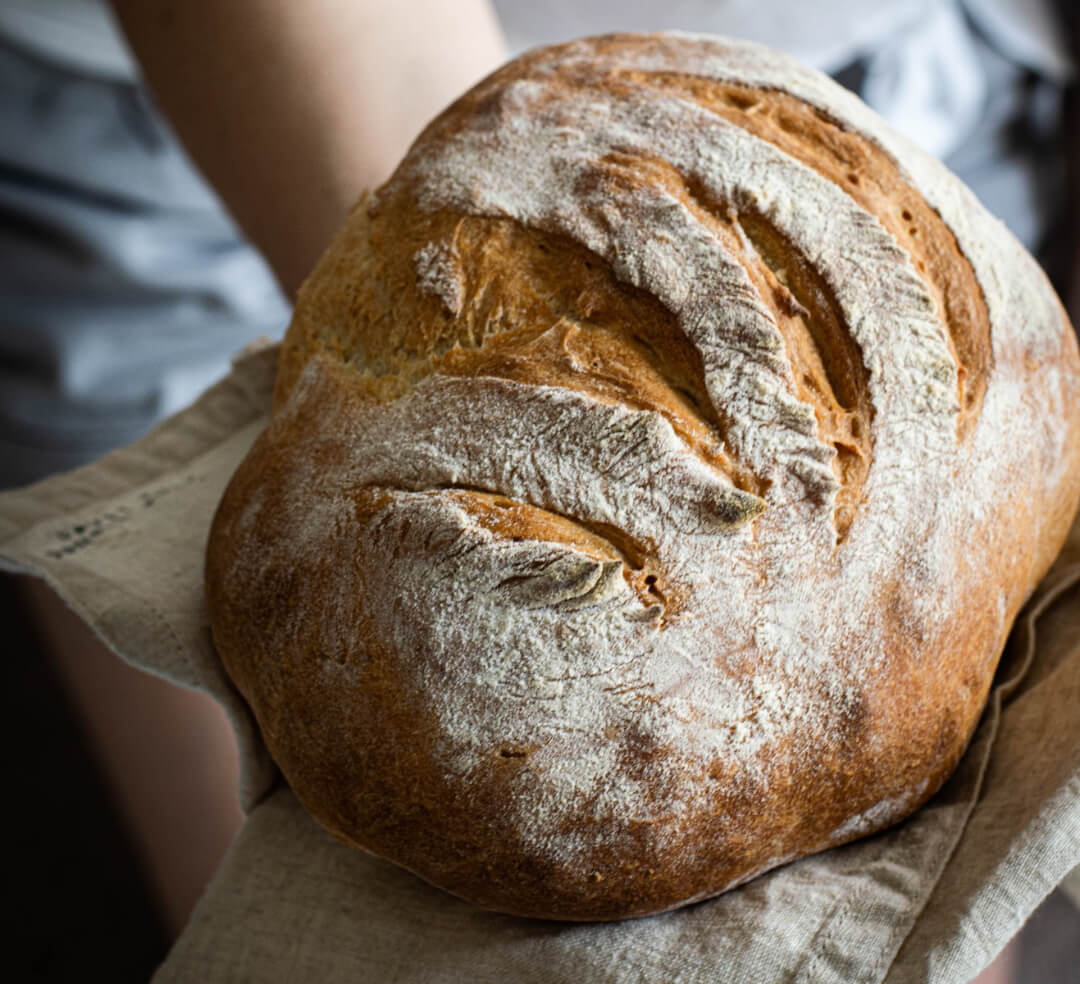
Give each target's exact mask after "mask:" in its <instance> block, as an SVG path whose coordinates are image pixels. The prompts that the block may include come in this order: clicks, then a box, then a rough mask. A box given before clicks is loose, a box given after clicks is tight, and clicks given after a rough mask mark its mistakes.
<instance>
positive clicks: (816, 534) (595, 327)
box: [207, 35, 1080, 919]
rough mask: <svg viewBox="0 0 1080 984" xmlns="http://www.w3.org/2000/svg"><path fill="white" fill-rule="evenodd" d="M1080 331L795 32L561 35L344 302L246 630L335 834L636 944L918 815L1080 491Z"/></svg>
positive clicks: (232, 529) (449, 125) (287, 763)
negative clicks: (618, 933) (666, 924)
mask: <svg viewBox="0 0 1080 984" xmlns="http://www.w3.org/2000/svg"><path fill="white" fill-rule="evenodd" d="M1078 397H1080V373H1078V358H1077V350H1076V342H1075V339H1074V337H1073V334H1072V331H1071V328H1070V326H1069V325H1068V323H1067V320H1066V319H1065V317H1064V314H1063V312H1062V309H1061V306H1060V304H1059V303H1058V301H1057V299H1056V297H1055V296H1054V294H1053V291H1052V290H1051V289H1050V287H1049V286H1048V284H1047V282H1046V280H1045V278H1044V277H1043V276H1042V274H1041V272H1040V271H1039V270H1038V268H1037V266H1036V265H1035V264H1034V261H1032V260H1031V259H1030V257H1028V256H1027V254H1026V253H1024V251H1023V250H1022V249H1021V248H1020V247H1019V246H1018V245H1017V244H1016V243H1015V241H1014V240H1013V239H1012V237H1011V236H1010V235H1009V234H1008V233H1007V232H1006V231H1005V229H1004V228H1003V227H1002V226H1001V225H1000V224H999V223H998V222H997V221H996V220H994V219H992V218H991V217H990V216H988V215H987V214H986V213H985V212H984V211H983V210H982V209H981V207H980V206H979V205H978V203H977V202H976V201H975V200H974V198H973V197H972V196H971V195H970V193H969V192H968V191H967V190H966V189H965V188H963V187H962V186H961V185H960V183H959V182H958V181H957V180H956V179H955V178H954V177H952V176H951V175H950V174H949V173H948V172H947V171H946V170H945V169H944V168H943V167H942V166H941V165H940V164H938V163H936V162H934V161H932V160H930V159H929V158H927V157H926V156H925V155H924V154H922V153H921V152H920V151H918V150H917V149H915V148H914V147H912V146H910V145H909V144H907V143H906V142H905V141H904V140H903V139H902V138H900V137H898V136H897V135H896V134H894V133H892V132H891V131H890V130H889V129H888V128H887V127H886V126H885V124H883V123H882V122H881V121H880V120H878V119H877V117H875V116H874V115H873V114H872V113H871V112H870V111H869V110H868V109H866V107H864V106H863V105H862V104H861V103H860V102H859V101H858V100H857V99H855V98H854V97H853V96H851V95H850V94H848V93H846V92H844V91H843V90H841V89H840V88H839V87H837V86H836V85H834V84H833V83H831V82H830V81H829V80H828V79H826V78H825V77H823V76H820V75H818V74H817V73H814V72H812V71H810V70H808V69H805V68H803V67H801V66H799V65H797V64H795V63H794V62H793V61H792V60H791V59H789V58H787V57H785V56H782V55H779V54H776V53H774V52H771V51H768V50H766V49H764V48H761V47H759V46H756V45H750V44H744V43H739V42H732V41H727V40H723V39H717V38H704V37H694V36H686V35H644V36H635V35H614V36H610V37H604V38H593V39H587V40H584V41H580V42H575V43H572V44H568V45H563V46H557V47H553V48H547V49H540V50H538V51H535V52H530V53H528V54H527V55H525V56H523V57H522V58H520V59H518V60H517V61H515V62H512V63H510V64H509V65H508V66H506V67H504V68H503V69H501V70H500V71H499V72H497V73H495V74H494V75H493V76H491V77H490V78H488V79H486V80H485V81H483V82H481V83H480V84H479V85H478V86H477V87H476V88H475V89H474V90H472V91H471V92H470V93H468V94H466V95H465V96H464V97H462V98H461V99H460V100H459V101H458V102H457V103H455V104H454V105H453V106H451V107H450V108H449V109H448V110H447V111H446V112H445V113H443V114H442V115H441V116H440V117H439V118H437V119H436V120H435V121H434V122H433V123H432V124H431V125H430V126H429V127H428V128H427V130H425V132H424V133H423V134H422V135H421V136H420V137H419V139H418V140H417V142H416V143H415V144H414V146H413V147H412V149H411V150H410V152H409V154H408V155H407V156H406V158H405V160H404V161H403V162H402V164H401V166H400V167H399V168H398V170H397V171H396V172H395V174H394V176H393V177H392V178H391V180H390V181H389V182H388V183H387V184H386V185H384V186H383V187H382V188H381V189H379V191H378V192H377V193H376V194H375V195H374V196H370V197H366V198H365V199H363V200H362V201H361V203H360V204H359V205H358V206H357V208H356V209H355V210H354V212H353V214H352V215H351V216H350V218H349V221H348V222H347V223H346V225H345V227H344V228H343V230H342V231H341V233H340V234H339V236H338V238H337V239H336V241H335V242H334V244H332V246H331V248H330V249H329V251H328V252H327V254H326V256H325V257H324V259H323V260H322V262H321V263H320V265H319V267H318V268H317V269H316V271H315V273H314V274H313V276H312V277H311V279H310V280H309V282H308V283H307V284H306V285H305V287H304V289H303V291H302V293H301V297H300V301H299V303H298V306H297V310H296V315H295V317H294V321H293V325H292V327H291V328H290V332H289V335H288V337H287V339H286V342H285V345H284V348H283V351H282V358H281V365H280V373H279V379H278V387H277V393H276V406H275V413H274V417H273V420H272V423H271V425H270V427H269V428H268V430H267V432H266V434H264V435H263V437H262V438H260V440H259V441H258V442H257V444H256V446H255V447H254V448H253V450H252V452H251V454H250V455H249V457H248V459H247V460H246V461H245V463H244V464H243V465H242V466H241V468H240V470H239V471H238V473H237V476H236V477H235V478H234V480H233V482H232V484H231V486H230V488H229V490H228V492H227V493H226V496H225V499H224V500H223V503H222V506H221V508H220V509H219V512H218V515H217V517H216V520H215V524H214V529H213V533H212V537H211V543H210V549H209V553H208V567H207V572H208V575H207V584H208V597H209V602H210V609H211V617H212V621H213V631H214V638H215V642H216V644H217V646H218V648H219V650H220V652H221V654H222V657H223V659H224V660H225V663H226V665H227V667H228V669H229V671H230V673H231V674H232V676H233V679H234V680H235V681H236V683H237V686H238V687H239V688H240V690H241V691H242V692H243V693H244V695H245V696H246V697H247V699H248V700H249V702H250V703H251V705H252V707H253V709H254V711H255V713H256V716H257V717H258V719H259V722H260V726H261V728H262V730H263V733H264V736H265V737H266V740H267V743H268V746H269V747H270V750H271V752H272V753H273V755H274V756H275V758H276V760H277V761H278V762H279V764H280V765H281V767H282V769H283V771H284V772H285V775H286V776H287V778H288V779H289V781H290V783H291V784H292V785H293V787H294V789H295V790H296V792H297V794H298V795H299V796H300V798H301V800H302V801H303V802H304V803H305V805H306V806H307V807H308V809H309V810H310V811H311V812H312V813H313V814H314V815H315V816H316V817H317V818H318V819H319V820H320V821H321V822H323V823H324V824H325V825H326V826H327V827H328V828H329V829H330V830H331V831H332V832H333V833H334V834H335V835H336V836H338V837H340V838H341V839H343V840H345V841H347V842H348V843H351V844H355V845H357V846H360V847H363V848H365V849H367V850H370V851H373V852H375V853H377V854H381V855H383V856H385V857H388V858H390V859H391V860H393V861H395V862H397V863H399V864H402V865H404V866H406V867H409V868H411V869H412V870H414V871H416V872H417V873H418V874H420V875H421V876H423V877H424V878H426V879H428V880H429V881H432V882H433V883H435V884H437V885H440V886H442V887H444V888H446V889H448V890H450V891H452V892H455V893H457V894H459V895H461V896H463V897H465V898H467V899H470V900H472V901H474V902H477V903H479V904H481V905H485V906H489V907H492V908H497V909H501V910H503V911H507V912H513V913H519V914H523V915H532V916H543V917H554V918H571V919H612V918H622V917H626V916H632V915H643V914H646V913H650V912H657V911H662V910H664V909H668V908H672V907H674V906H677V905H681V904H685V903H687V902H689V901H694V900H698V899H702V898H706V897H708V896H710V895H714V894H716V893H718V892H721V891H724V890H726V889H727V888H729V887H732V886H734V885H736V884H739V883H741V882H743V881H745V880H746V879H748V878H751V877H753V876H754V875H756V874H758V873H760V872H761V871H764V870H768V868H770V867H773V866H775V865H776V864H780V863H783V862H785V861H787V860H790V859H791V858H794V857H800V856H804V855H806V854H809V853H812V852H815V851H819V850H822V849H825V848H828V847H830V846H833V845H836V844H840V843H844V842H846V841H848V840H851V839H853V838H854V837H858V836H864V835H866V834H870V833H873V832H875V831H877V830H880V829H882V828H883V827H885V826H888V825H889V824H892V823H895V822H897V821H898V820H900V819H902V818H903V817H905V816H906V815H908V814H909V813H910V812H911V811H913V810H914V809H916V808H917V807H918V806H919V805H921V804H922V803H923V802H925V800H926V799H927V798H928V797H930V796H931V795H932V794H933V793H934V792H935V791H936V790H937V789H938V788H939V787H940V785H941V783H942V782H943V781H944V780H945V778H946V777H947V776H948V774H949V773H950V771H951V770H952V769H953V767H954V766H955V764H956V762H957V761H958V759H959V757H960V755H961V754H962V752H963V749H964V747H965V746H966V744H967V741H968V739H969V738H970V735H971V733H972V730H973V728H974V726H975V723H976V721H977V718H978V715H979V713H980V710H981V707H982V704H983V702H984V700H985V697H986V694H987V691H988V688H989V685H990V681H991V678H992V675H993V671H994V667H995V665H996V661H997V659H998V656H999V655H1000V652H1001V649H1002V646H1003V645H1004V640H1005V637H1006V635H1007V633H1008V631H1009V628H1010V626H1011V623H1012V621H1013V619H1014V618H1015V615H1016V613H1017V611H1018V610H1019V607H1020V606H1021V605H1022V604H1023V602H1024V600H1025V599H1026V597H1027V596H1028V594H1029V593H1030V591H1031V590H1032V588H1033V587H1034V585H1035V584H1036V582H1037V581H1038V579H1039V578H1040V577H1041V576H1042V574H1043V573H1044V572H1045V570H1046V568H1047V567H1048V566H1049V563H1050V561H1051V560H1052V559H1053V556H1054V555H1055V553H1056V551H1057V549H1058V548H1059V546H1060V544H1061V542H1062V540H1063V538H1064V534H1065V531H1066V529H1067V527H1068V523H1069V520H1070V518H1071V516H1072V513H1073V512H1074V511H1075V508H1076V504H1077V498H1078V496H1080V450H1078V446H1077V444H1078V442H1077V438H1076V433H1077V431H1076V428H1077V425H1078V423H1080V421H1078V420H1077V413H1078V407H1080V399H1078Z"/></svg>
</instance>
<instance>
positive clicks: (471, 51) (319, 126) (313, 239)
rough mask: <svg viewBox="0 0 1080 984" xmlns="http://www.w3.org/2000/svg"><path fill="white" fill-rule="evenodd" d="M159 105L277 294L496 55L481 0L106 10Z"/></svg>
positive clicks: (330, 0)
mask: <svg viewBox="0 0 1080 984" xmlns="http://www.w3.org/2000/svg"><path fill="white" fill-rule="evenodd" d="M113 7H114V9H115V11H116V13H117V15H118V18H119V20H120V24H121V26H122V27H123V29H124V32H125V33H126V35H127V37H128V40H129V42H130V43H131V46H132V48H133V49H134V51H135V54H136V57H137V58H138V60H139V62H140V64H141V67H142V70H143V72H144V74H145V76H146V79H147V81H148V82H149V84H150V86H151V88H152V89H153V91H154V94H155V96H156V98H157V100H158V102H159V104H160V106H161V108H162V109H163V111H164V112H165V115H166V116H167V117H168V119H169V120H170V122H171V123H172V124H173V126H174V128H175V130H176V132H177V133H178V135H179V136H180V139H181V140H182V141H183V143H184V144H185V146H186V147H187V149H188V150H189V152H190V153H191V155H192V157H193V158H194V160H195V163H196V164H198V165H199V167H200V168H201V169H202V171H203V173H204V174H205V175H206V177H207V178H208V179H209V181H210V183H211V184H212V185H213V186H214V187H215V188H216V190H217V191H218V193H219V194H220V195H221V197H222V199H223V200H224V202H225V204H226V205H227V206H228V208H229V210H230V211H231V212H232V214H233V215H234V217H235V218H236V219H237V221H238V222H239V224H240V226H241V227H242V228H243V230H244V231H245V232H246V233H247V235H248V236H249V238H250V239H251V240H252V241H253V242H254V243H255V245H256V246H257V247H259V249H261V250H262V252H263V253H264V255H265V256H266V258H267V259H268V260H269V262H270V264H271V266H272V267H273V269H274V271H275V273H276V274H277V277H278V279H279V281H280V282H281V285H282V287H283V288H284V290H285V291H286V293H287V294H289V295H291V294H293V293H294V292H295V290H296V288H297V286H298V285H299V283H300V281H301V280H302V279H303V278H304V277H305V276H306V275H307V273H308V271H309V270H310V269H311V267H312V266H313V265H314V263H315V261H316V259H318V257H319V255H320V253H321V252H322V250H323V248H324V247H325V246H326V244H327V243H328V242H329V240H330V237H331V236H332V235H333V233H334V232H335V231H336V229H337V227H338V225H340V223H341V221H342V219H343V218H344V216H345V214H346V212H347V210H348V209H349V207H350V206H351V205H352V204H353V203H354V202H355V200H356V199H357V197H358V196H359V194H360V192H361V191H362V190H363V189H364V188H365V187H372V186H374V185H376V184H378V183H380V182H381V181H382V180H383V179H385V178H386V177H387V176H388V175H389V173H390V170H391V168H392V167H393V165H394V164H395V163H396V162H397V160H398V158H400V157H401V155H402V154H403V153H404V151H405V149H406V148H407V146H408V144H409V143H410V142H411V141H412V139H413V138H414V137H415V136H416V135H417V134H418V133H419V131H420V129H421V127H422V126H423V125H424V124H425V123H426V122H427V121H428V120H429V119H430V118H431V117H432V116H433V115H434V114H435V113H436V112H438V111H439V110H440V109H442V107H443V106H445V105H446V104H448V103H449V102H450V101H451V100H452V99H453V98H455V97H456V96H458V95H459V94H460V93H461V92H462V91H464V90H465V89H466V88H467V87H468V86H469V85H471V84H472V83H473V82H476V81H478V80H479V79H480V78H481V76H483V75H484V74H486V73H487V72H489V71H490V70H492V69H493V68H495V67H496V66H497V65H498V64H499V63H500V62H501V61H503V60H504V58H505V51H504V44H503V40H502V35H501V33H500V31H499V27H498V24H497V22H496V20H495V16H494V14H493V12H492V10H491V8H490V6H489V3H488V0H455V2H454V3H452V4H451V3H444V2H440V0H304V2H303V3H297V2H295V0H229V2H228V3H222V2H220V0H113Z"/></svg>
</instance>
